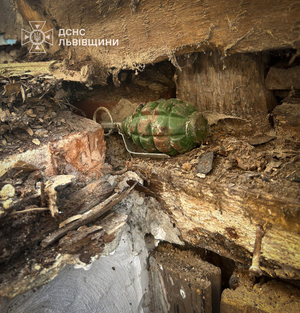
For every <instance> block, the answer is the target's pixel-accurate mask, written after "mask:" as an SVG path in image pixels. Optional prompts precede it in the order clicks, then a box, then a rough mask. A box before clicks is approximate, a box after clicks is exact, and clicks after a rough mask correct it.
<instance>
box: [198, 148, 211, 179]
mask: <svg viewBox="0 0 300 313" xmlns="http://www.w3.org/2000/svg"><path fill="white" fill-rule="evenodd" d="M213 159H214V153H213V152H208V153H206V154H204V155H203V156H202V157H201V158H200V160H199V162H198V165H197V172H198V173H201V174H208V173H209V172H210V171H211V170H212V163H213Z"/></svg>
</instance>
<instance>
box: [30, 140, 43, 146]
mask: <svg viewBox="0 0 300 313" xmlns="http://www.w3.org/2000/svg"><path fill="white" fill-rule="evenodd" d="M32 142H33V143H34V144H35V145H37V146H39V145H40V144H41V142H40V141H39V140H38V139H36V138H35V139H32Z"/></svg>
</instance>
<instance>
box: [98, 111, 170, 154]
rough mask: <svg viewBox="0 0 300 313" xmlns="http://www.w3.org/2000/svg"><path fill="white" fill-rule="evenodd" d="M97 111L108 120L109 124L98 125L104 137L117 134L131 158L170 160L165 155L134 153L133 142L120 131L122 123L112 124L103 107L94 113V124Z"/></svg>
mask: <svg viewBox="0 0 300 313" xmlns="http://www.w3.org/2000/svg"><path fill="white" fill-rule="evenodd" d="M98 111H105V112H106V113H107V114H108V116H109V118H110V120H111V121H110V122H101V123H100V125H101V127H102V128H103V130H104V136H109V135H111V134H112V133H115V132H118V133H119V134H120V135H121V136H122V139H123V142H124V145H125V148H126V150H127V151H128V152H129V153H130V154H131V155H133V156H136V157H150V158H159V159H165V158H170V156H169V155H167V154H165V153H150V152H138V151H134V150H135V147H134V144H133V142H132V141H131V140H130V138H129V137H127V136H125V135H124V133H123V131H122V123H120V122H114V121H113V118H112V116H111V114H110V112H109V110H108V109H107V108H105V107H99V108H97V110H96V111H95V112H94V115H93V120H94V121H95V122H97V113H98Z"/></svg>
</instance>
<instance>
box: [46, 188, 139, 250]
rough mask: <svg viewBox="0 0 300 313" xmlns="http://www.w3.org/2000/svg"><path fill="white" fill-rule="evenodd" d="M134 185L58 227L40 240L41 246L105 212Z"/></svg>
mask: <svg viewBox="0 0 300 313" xmlns="http://www.w3.org/2000/svg"><path fill="white" fill-rule="evenodd" d="M134 187H135V185H133V186H132V187H130V188H129V189H127V190H125V191H123V192H121V193H120V194H117V193H116V194H114V195H112V196H110V197H109V198H107V199H106V200H105V201H104V202H103V203H100V204H98V205H97V206H95V207H93V208H91V210H89V211H88V212H87V213H86V214H83V215H82V216H81V217H80V218H79V219H78V220H76V221H74V222H72V223H70V224H68V225H67V226H65V227H63V228H60V229H58V230H57V231H55V232H54V233H53V234H51V235H49V236H48V237H46V238H45V239H44V240H43V241H42V242H41V246H42V247H43V248H45V247H47V246H48V245H50V244H52V243H53V242H55V241H56V240H57V239H59V238H61V237H63V236H64V235H65V234H67V233H68V232H69V231H71V230H73V229H76V228H78V227H80V226H82V225H85V224H87V223H90V222H92V221H94V220H95V219H97V218H99V217H100V216H102V215H103V214H105V213H106V212H108V211H109V210H110V209H111V208H112V207H113V206H114V205H116V204H117V203H119V202H120V201H121V200H122V199H124V198H125V197H126V196H127V195H128V194H129V193H130V192H131V190H132V189H133V188H134Z"/></svg>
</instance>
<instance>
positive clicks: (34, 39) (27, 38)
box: [21, 21, 53, 53]
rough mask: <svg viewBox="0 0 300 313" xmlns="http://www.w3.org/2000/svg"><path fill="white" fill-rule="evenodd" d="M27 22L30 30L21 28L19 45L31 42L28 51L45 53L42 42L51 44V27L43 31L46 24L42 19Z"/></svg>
mask: <svg viewBox="0 0 300 313" xmlns="http://www.w3.org/2000/svg"><path fill="white" fill-rule="evenodd" d="M29 24H30V26H31V29H32V31H31V32H29V31H27V30H25V29H23V28H22V30H21V45H22V46H24V45H26V44H28V43H31V48H30V51H29V52H30V53H46V51H45V48H44V46H43V43H48V44H49V45H51V46H52V45H53V29H50V30H48V31H46V32H43V28H44V26H45V24H46V22H44V21H31V22H29Z"/></svg>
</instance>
